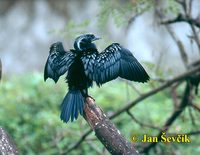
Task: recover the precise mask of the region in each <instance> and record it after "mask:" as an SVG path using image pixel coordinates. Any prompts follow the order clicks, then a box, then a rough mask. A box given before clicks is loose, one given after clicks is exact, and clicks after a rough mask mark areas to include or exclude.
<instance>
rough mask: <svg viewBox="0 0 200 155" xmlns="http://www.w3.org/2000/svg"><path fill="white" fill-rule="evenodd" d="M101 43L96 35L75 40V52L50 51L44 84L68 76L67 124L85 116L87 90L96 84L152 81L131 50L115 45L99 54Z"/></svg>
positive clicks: (64, 117)
mask: <svg viewBox="0 0 200 155" xmlns="http://www.w3.org/2000/svg"><path fill="white" fill-rule="evenodd" d="M98 39H100V38H97V37H95V36H94V35H93V34H85V35H81V36H79V37H77V38H76V39H75V42H74V49H73V50H70V51H65V50H64V48H63V45H62V43H61V42H57V43H54V44H52V45H51V47H50V52H49V57H48V59H47V62H46V65H45V70H44V80H45V81H46V79H47V78H52V79H53V80H54V81H55V82H57V81H58V79H59V77H60V76H61V75H63V74H64V73H66V72H67V77H66V80H67V83H68V86H69V91H68V93H67V95H66V96H65V98H64V100H63V103H62V106H61V116H60V117H61V120H63V121H64V122H68V121H69V119H70V117H71V121H73V120H74V119H77V118H78V114H79V113H80V114H81V115H82V114H83V109H84V102H85V98H86V97H87V96H88V88H89V87H91V86H92V83H93V81H95V82H96V84H97V85H98V86H100V85H102V84H104V83H106V82H108V81H111V80H113V79H116V78H117V77H121V78H125V79H127V80H131V81H137V82H146V81H148V80H149V76H148V74H147V73H146V71H145V70H144V68H143V67H142V65H141V64H140V63H139V62H138V61H137V59H136V58H135V57H134V56H133V55H132V53H131V52H130V51H129V50H128V49H126V48H124V47H122V46H121V45H120V44H118V43H113V44H111V45H110V46H108V47H107V48H106V49H105V50H104V51H103V52H101V53H99V52H98V50H97V48H96V45H95V44H94V43H93V41H95V40H98Z"/></svg>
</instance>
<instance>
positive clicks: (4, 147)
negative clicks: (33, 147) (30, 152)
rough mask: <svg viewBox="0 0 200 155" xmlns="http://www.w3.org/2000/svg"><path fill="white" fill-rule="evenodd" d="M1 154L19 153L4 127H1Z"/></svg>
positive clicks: (16, 154) (12, 154)
mask: <svg viewBox="0 0 200 155" xmlns="http://www.w3.org/2000/svg"><path fill="white" fill-rule="evenodd" d="M0 154H2V155H18V154H19V153H18V151H17V149H16V146H15V144H14V143H13V141H12V140H11V138H10V136H9V135H8V133H7V132H6V131H5V130H4V129H3V128H2V127H0Z"/></svg>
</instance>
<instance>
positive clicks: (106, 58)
mask: <svg viewBox="0 0 200 155" xmlns="http://www.w3.org/2000/svg"><path fill="white" fill-rule="evenodd" d="M89 57H90V58H89V59H88V58H87V59H86V60H87V61H84V67H85V73H86V75H87V76H88V77H89V78H90V79H92V80H94V81H96V83H97V85H101V84H103V83H106V82H108V81H110V80H113V79H115V78H117V77H118V76H119V77H122V78H125V79H127V80H131V81H137V82H146V81H148V80H149V76H148V74H147V73H146V71H145V69H144V68H143V67H142V65H141V64H140V63H139V62H138V61H137V59H136V58H135V57H134V56H133V55H132V53H131V52H130V51H129V50H128V49H125V48H123V47H122V46H121V45H119V44H118V43H113V44H111V45H110V46H108V47H107V48H106V49H105V50H104V51H103V52H101V53H99V54H97V55H96V56H95V55H90V56H89ZM86 62H87V63H86ZM92 64H93V65H92Z"/></svg>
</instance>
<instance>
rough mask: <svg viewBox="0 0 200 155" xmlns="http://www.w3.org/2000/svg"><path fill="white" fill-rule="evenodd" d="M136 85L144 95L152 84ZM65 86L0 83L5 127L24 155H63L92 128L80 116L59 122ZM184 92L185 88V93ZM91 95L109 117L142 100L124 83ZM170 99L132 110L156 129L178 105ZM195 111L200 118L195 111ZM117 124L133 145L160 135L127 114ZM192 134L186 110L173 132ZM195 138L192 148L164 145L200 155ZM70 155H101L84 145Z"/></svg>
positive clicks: (24, 79) (39, 79) (35, 81)
mask: <svg viewBox="0 0 200 155" xmlns="http://www.w3.org/2000/svg"><path fill="white" fill-rule="evenodd" d="M135 86H136V87H137V88H138V89H139V90H140V91H142V92H145V91H148V90H149V89H150V87H149V86H148V85H142V84H135ZM154 86H156V85H154ZM66 87H67V86H66V84H65V83H64V79H61V80H60V81H59V83H58V84H56V85H55V84H54V83H53V81H52V80H48V81H47V82H46V83H44V81H43V76H42V74H39V73H35V74H31V75H24V76H14V77H11V78H8V79H4V80H3V81H2V82H1V85H0V92H1V93H0V107H1V108H0V122H1V126H3V127H4V128H6V129H7V130H8V132H9V133H10V135H11V136H12V137H13V139H14V141H15V142H16V144H17V147H18V149H19V151H20V153H21V154H27V155H34V154H41V155H54V154H60V153H62V152H63V151H65V150H66V149H67V148H69V147H70V146H71V145H72V144H73V143H75V142H76V141H77V140H78V139H79V138H80V136H81V135H82V134H83V133H84V132H85V131H86V130H87V129H88V128H89V127H88V125H87V124H86V122H85V120H84V119H83V118H82V117H79V119H78V120H77V121H76V122H74V123H69V124H64V123H62V122H61V121H60V118H59V115H60V109H59V107H60V103H61V102H62V99H63V97H64V96H65V93H66ZM182 91H183V90H182V88H181V89H180V93H182ZM90 94H91V95H92V96H93V97H94V98H95V99H96V102H97V104H99V105H100V107H101V108H102V109H103V110H104V111H105V112H106V113H108V114H109V113H113V112H116V111H117V109H119V108H121V107H123V106H124V105H125V104H126V103H128V101H131V100H133V99H134V98H136V97H137V96H138V94H136V93H135V91H133V89H132V87H131V86H130V85H127V83H126V82H122V81H120V80H115V81H113V82H111V83H108V84H105V85H104V86H103V87H101V88H97V87H96V86H95V87H94V88H93V89H91V90H90ZM127 94H128V95H127ZM170 98H171V96H170V94H169V92H168V90H166V91H164V92H162V93H158V94H157V95H156V96H152V97H150V98H149V99H146V100H144V101H143V102H141V103H140V104H138V105H137V106H136V107H134V108H132V110H131V112H132V113H133V114H134V116H135V117H136V118H137V119H139V120H140V121H142V122H143V123H147V124H155V125H156V126H158V127H160V126H162V125H163V123H164V122H165V120H166V119H167V118H168V117H169V116H170V114H171V113H172V108H173V106H172V101H171V99H170ZM193 112H194V113H196V112H195V111H193ZM196 116H199V115H196ZM198 118H199V117H198ZM113 121H114V123H115V124H116V125H117V127H118V128H119V130H121V132H122V134H124V135H125V136H126V138H127V139H129V140H131V137H132V135H133V134H134V135H137V136H138V137H142V134H149V135H156V134H157V131H156V130H152V129H149V128H146V127H141V126H139V125H138V124H136V123H135V122H133V121H132V120H131V119H130V117H129V116H128V115H127V114H126V113H124V114H122V115H121V116H119V117H117V118H116V119H114V120H113ZM196 123H197V124H196V128H198V126H200V124H199V122H196ZM191 130H195V127H194V126H192V122H191V119H190V117H189V113H188V109H187V110H185V112H184V113H183V114H182V115H181V119H179V120H177V121H176V122H175V123H174V124H173V126H172V127H171V129H170V131H171V132H178V133H185V132H189V131H191ZM89 138H92V139H93V138H94V141H92V143H93V144H94V145H96V146H98V148H103V146H102V144H101V143H99V142H98V140H96V138H95V136H94V134H92V135H91V136H89ZM191 138H192V143H190V144H178V143H177V144H174V145H165V144H161V145H162V146H161V147H163V149H166V150H168V152H170V151H171V149H172V148H173V149H174V148H175V149H178V150H179V151H180V153H181V154H187V153H189V152H191V151H192V152H193V154H199V153H200V146H199V143H200V141H199V140H198V139H196V138H195V137H191ZM138 144H139V143H138ZM136 145H137V144H136ZM186 152H187V153H186ZM71 154H74V155H76V154H91V155H94V154H97V153H96V152H95V151H94V150H93V149H91V148H90V145H89V144H88V143H87V142H83V144H82V145H81V146H80V147H79V148H78V149H76V150H75V151H73V152H72V153H71Z"/></svg>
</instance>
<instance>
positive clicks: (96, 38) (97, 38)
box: [92, 37, 101, 41]
mask: <svg viewBox="0 0 200 155" xmlns="http://www.w3.org/2000/svg"><path fill="white" fill-rule="evenodd" d="M99 39H101V38H100V37H95V38H94V39H92V41H96V40H99Z"/></svg>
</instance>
